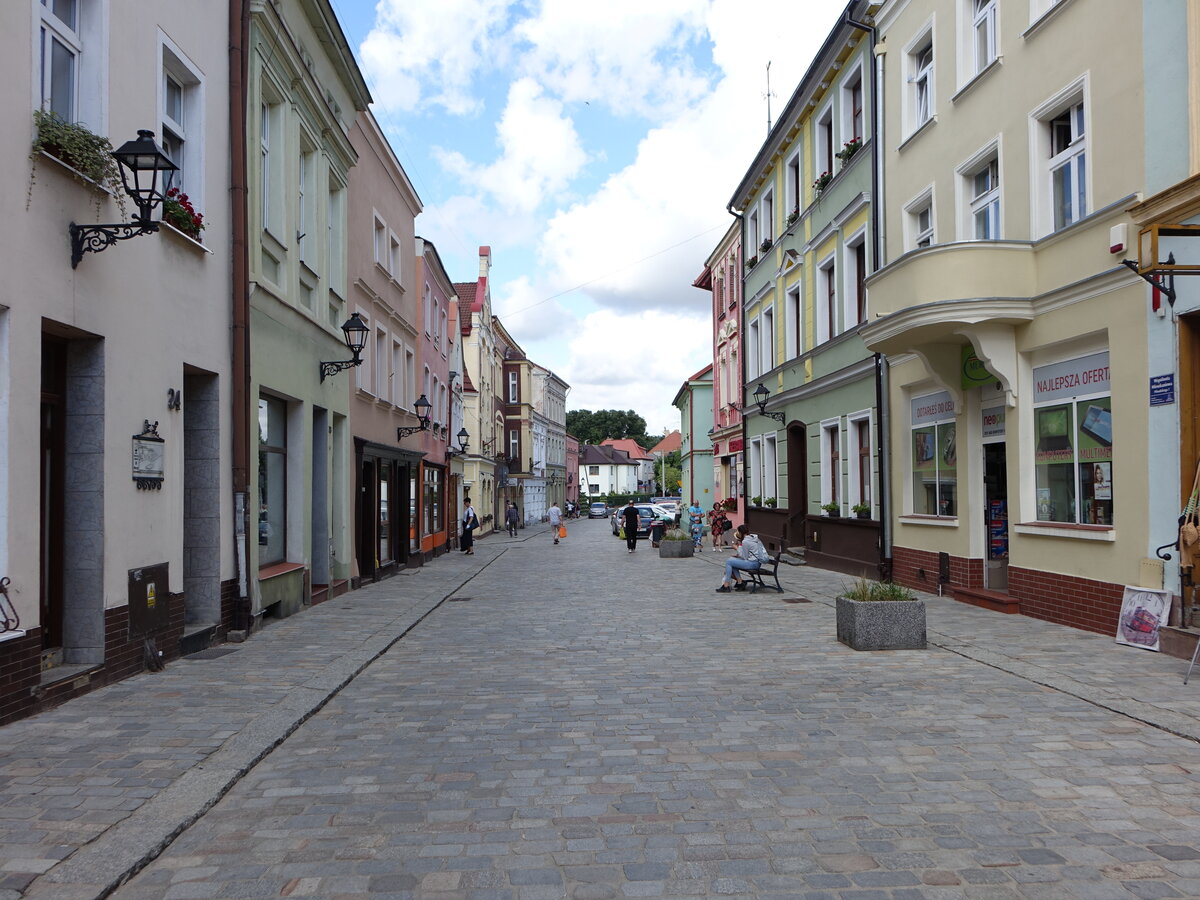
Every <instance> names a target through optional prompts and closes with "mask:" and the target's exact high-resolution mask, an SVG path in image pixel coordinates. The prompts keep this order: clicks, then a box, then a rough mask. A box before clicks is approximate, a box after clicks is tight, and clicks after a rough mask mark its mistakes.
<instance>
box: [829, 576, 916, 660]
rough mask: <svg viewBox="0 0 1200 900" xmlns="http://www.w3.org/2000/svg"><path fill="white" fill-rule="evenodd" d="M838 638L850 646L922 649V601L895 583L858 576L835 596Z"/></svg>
mask: <svg viewBox="0 0 1200 900" xmlns="http://www.w3.org/2000/svg"><path fill="white" fill-rule="evenodd" d="M837 639H838V640H839V641H841V642H842V643H843V644H845V645H846V646H847V647H849V648H850V649H851V650H924V649H925V601H924V600H921V599H918V598H917V596H916V595H915V594H914V593H913V592H912V591H910V590H909V589H908V588H906V587H902V586H900V585H898V584H894V583H892V582H881V581H866V580H863V579H859V580H858V581H857V582H855V583H854V584H853V585H852V586H851V587H849V588H846V589H845V590H843V591H842V593H841V595H840V596H839V597H838V598H837Z"/></svg>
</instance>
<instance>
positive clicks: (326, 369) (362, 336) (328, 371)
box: [321, 313, 371, 381]
mask: <svg viewBox="0 0 1200 900" xmlns="http://www.w3.org/2000/svg"><path fill="white" fill-rule="evenodd" d="M370 333H371V327H370V326H369V325H367V323H366V322H364V321H363V318H362V315H361V314H359V313H351V314H350V318H349V319H347V320H346V321H345V324H343V325H342V334H344V335H345V336H346V337H345V340H346V348H347V349H348V350H349V351H350V359H339V360H322V361H321V380H322V381H324V380H325V377H326V376H327V375H336V374H337V373H338V372H340V371H342V370H343V369H352V368H354V367H355V366H361V365H362V352H363V347H365V346H366V345H367V335H368V334H370Z"/></svg>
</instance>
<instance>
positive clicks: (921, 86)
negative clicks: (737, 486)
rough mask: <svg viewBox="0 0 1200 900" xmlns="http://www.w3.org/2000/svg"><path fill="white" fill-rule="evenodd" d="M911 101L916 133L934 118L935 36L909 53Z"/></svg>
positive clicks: (927, 38)
mask: <svg viewBox="0 0 1200 900" xmlns="http://www.w3.org/2000/svg"><path fill="white" fill-rule="evenodd" d="M908 66H909V78H908V83H909V89H910V91H909V100H910V103H911V110H912V119H911V123H910V124H911V126H912V130H913V131H916V130H917V129H918V128H920V127H921V126H922V125H924V124H925V123H926V122H928V121H929V120H930V119H931V118H932V117H933V35H932V34H930V35H927V36H926V38H925V40H924V41H922V43H920V44H919V45H918V46H917V49H916V50H913V51H912V52H910V53H909V56H908Z"/></svg>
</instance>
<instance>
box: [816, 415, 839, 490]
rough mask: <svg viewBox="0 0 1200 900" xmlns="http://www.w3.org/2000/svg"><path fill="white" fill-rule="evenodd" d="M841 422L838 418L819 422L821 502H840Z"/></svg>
mask: <svg viewBox="0 0 1200 900" xmlns="http://www.w3.org/2000/svg"><path fill="white" fill-rule="evenodd" d="M841 481H842V423H841V420H839V419H833V420H831V421H827V422H822V423H821V503H822V504H826V503H836V504H838V505H839V506H840V505H841V502H842V496H841V491H840V490H839V487H840V486H841Z"/></svg>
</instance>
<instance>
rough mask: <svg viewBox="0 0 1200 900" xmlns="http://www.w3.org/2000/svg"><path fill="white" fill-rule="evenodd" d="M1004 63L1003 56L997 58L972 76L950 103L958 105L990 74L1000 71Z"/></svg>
mask: <svg viewBox="0 0 1200 900" xmlns="http://www.w3.org/2000/svg"><path fill="white" fill-rule="evenodd" d="M1003 62H1004V57H1003V56H997V57H996V58H995V59H993V60H992V61H991V62H990V63H988V64H987V65H986V66H984V67H983V68H982V69H980V70H979V71H978V72H976V73H975V74H974V75H972V76H971V78H970V80H969V81H968V82H967V83H966V84H964V85H963V86H962V87H961V88H959V89H958V93H957V94H955V95H954V96H953V97H951V98H950V102H951V103H957V102H958V101H959V100H960V99H961V98H962V97H963V96H965V95H966V94H968V93H969V92H970V91H972V90H973V89H974V88H975V85H977V84H979V82H981V81H983V79H984V78H986V77H987V76H988V75H989V74H991V73H992V72H994V71H996V70H997V69H999V68H1000V66H1001V64H1002V63H1003Z"/></svg>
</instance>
